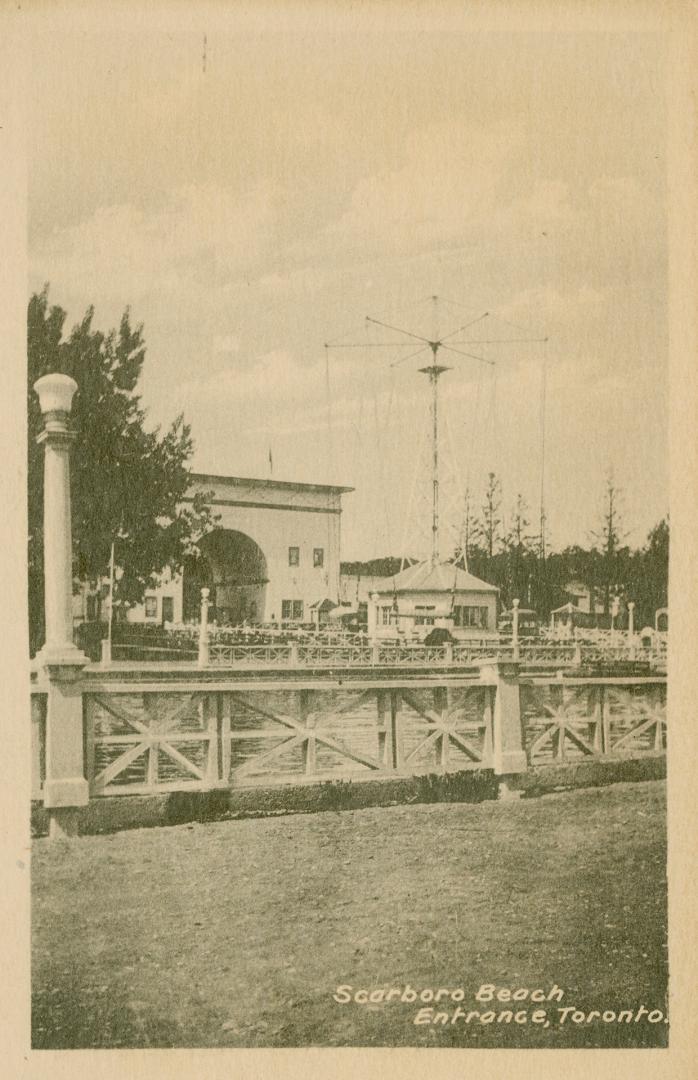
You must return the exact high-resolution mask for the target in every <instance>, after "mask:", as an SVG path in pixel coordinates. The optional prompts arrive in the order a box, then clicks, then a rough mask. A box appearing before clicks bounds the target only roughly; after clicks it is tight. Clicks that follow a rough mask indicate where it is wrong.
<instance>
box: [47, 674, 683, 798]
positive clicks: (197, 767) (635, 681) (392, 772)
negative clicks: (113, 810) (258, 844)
mask: <svg viewBox="0 0 698 1080" xmlns="http://www.w3.org/2000/svg"><path fill="white" fill-rule="evenodd" d="M391 663H393V664H395V663H396V661H395V658H392V660H391ZM51 692H52V691H51V686H50V685H49V687H48V688H46V687H45V686H39V685H36V686H35V687H34V688H33V692H32V745H33V783H32V795H33V797H34V798H41V796H42V783H43V780H44V778H45V777H46V774H47V771H48V772H49V774H50V771H51V763H50V760H49V761H48V762H47V756H46V751H45V746H46V732H47V725H50V723H51V713H50V695H51ZM74 692H75V694H76V697H75V700H76V702H77V703H78V704H79V707H80V708H81V710H82V716H83V723H84V756H83V759H82V766H81V768H82V771H83V775H84V776H85V777H86V779H87V781H88V783H89V795H90V798H95V797H102V796H111V795H114V796H117V795H136V794H158V793H161V792H163V793H164V792H168V791H180V790H192V791H197V790H199V791H201V790H211V789H215V788H227V787H233V788H235V787H242V786H249V785H270V786H273V785H278V784H289V783H290V784H299V783H307V782H310V781H318V780H326V779H332V778H341V779H344V778H347V779H358V780H360V779H362V778H374V779H375V778H377V777H390V776H405V775H414V774H419V773H434V772H436V773H439V772H441V773H443V772H452V771H462V770H471V769H488V770H492V771H494V773H495V774H497V775H500V776H509V777H510V776H512V775H514V774H520V773H523V772H525V771H526V770H527V769H528V768H530V767H533V766H545V765H548V764H559V763H560V762H563V761H566V760H569V761H574V760H581V759H600V760H601V759H608V758H618V757H622V756H628V755H630V756H643V755H646V754H648V753H651V754H657V753H663V752H664V749H665V744H666V700H665V695H666V679H665V678H664V677H663V676H660V675H652V676H645V677H632V678H630V677H627V678H625V677H622V676H617V677H604V678H601V677H594V678H582V677H580V676H576V675H574V674H570V675H563V674H562V673H561V672H559V673H558V674H557V675H556V676H555V677H553V676H552V675H550V674H546V675H537V676H536V675H533V674H531V673H530V671H529V673H528V674H527V673H526V670H525V669H522V668H520V666H519V665H517V664H515V663H512V662H509V661H497V660H488V661H482V662H481V663H480V671H479V674H478V676H477V678H474V677H473V676H472V675H467V674H466V673H464V672H462V673H460V674H459V673H457V672H455V671H452V672H450V673H449V671H448V670H445V669H442V671H441V674H440V675H437V674H436V673H435V672H432V673H431V674H430V675H426V674H425V675H424V676H423V677H417V678H415V677H414V676H410V677H409V680H405V679H404V678H403V679H402V681H401V678H400V676H399V675H392V676H391V677H390V678H388V679H386V678H385V677H381V676H380V674H379V673H376V674H375V675H374V676H366V675H365V674H364V675H358V674H357V675H356V676H354V677H353V679H352V677H351V676H350V675H346V676H344V675H343V676H342V678H341V679H339V678H330V677H328V675H327V674H326V673H325V674H322V675H321V674H315V675H314V676H310V677H309V679H306V680H304V682H303V685H302V686H300V687H299V686H298V684H297V681H296V680H294V679H288V680H286V681H285V682H284V681H283V680H275V681H274V680H269V679H268V678H267V679H266V680H260V679H259V677H258V676H257V675H255V674H254V673H251V674H250V676H249V677H248V678H247V679H243V678H238V677H236V678H235V679H231V677H230V675H221V676H220V677H219V678H218V679H216V680H214V681H212V680H211V676H210V674H209V673H208V672H198V673H197V672H195V671H190V672H189V673H188V674H186V675H185V674H181V675H172V673H171V672H170V673H169V674H167V673H161V675H160V676H156V673H155V672H153V671H152V670H150V671H149V670H148V669H147V668H146V666H144V667H143V668H142V669H141V670H140V671H139V672H138V673H137V674H136V675H135V676H131V675H129V676H128V678H127V676H126V675H125V674H120V673H119V672H118V671H111V672H104V671H101V670H100V669H99V668H98V667H97V666H96V665H95V666H93V667H90V668H86V669H85V670H84V672H83V673H82V675H81V677H80V682H79V685H78V687H77V688H74ZM47 700H48V702H49V711H48V716H47Z"/></svg>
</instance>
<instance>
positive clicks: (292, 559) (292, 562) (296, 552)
mask: <svg viewBox="0 0 698 1080" xmlns="http://www.w3.org/2000/svg"><path fill="white" fill-rule="evenodd" d="M300 561H301V549H300V548H297V547H290V548H289V549H288V565H289V566H299V565H300Z"/></svg>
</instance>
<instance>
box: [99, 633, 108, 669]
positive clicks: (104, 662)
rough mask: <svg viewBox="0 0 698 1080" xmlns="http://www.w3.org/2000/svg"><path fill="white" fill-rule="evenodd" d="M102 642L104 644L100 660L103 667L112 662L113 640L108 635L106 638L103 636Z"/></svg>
mask: <svg viewBox="0 0 698 1080" xmlns="http://www.w3.org/2000/svg"><path fill="white" fill-rule="evenodd" d="M101 644H102V658H101V661H100V662H101V665H102V667H109V665H110V664H111V641H110V640H109V638H108V637H105V638H102V642H101Z"/></svg>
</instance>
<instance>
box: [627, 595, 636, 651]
mask: <svg viewBox="0 0 698 1080" xmlns="http://www.w3.org/2000/svg"><path fill="white" fill-rule="evenodd" d="M628 645H629V646H630V659H631V660H634V659H635V657H636V655H637V652H636V649H635V601H634V600H629V601H628Z"/></svg>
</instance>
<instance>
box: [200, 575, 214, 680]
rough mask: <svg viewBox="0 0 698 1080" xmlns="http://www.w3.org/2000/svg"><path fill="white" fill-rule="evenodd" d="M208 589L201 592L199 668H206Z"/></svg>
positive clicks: (207, 652) (207, 659) (207, 653)
mask: <svg viewBox="0 0 698 1080" xmlns="http://www.w3.org/2000/svg"><path fill="white" fill-rule="evenodd" d="M210 591H211V590H210V589H202V590H201V621H200V623H199V667H208V664H209V649H208V608H209V599H208V598H209V595H210Z"/></svg>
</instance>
